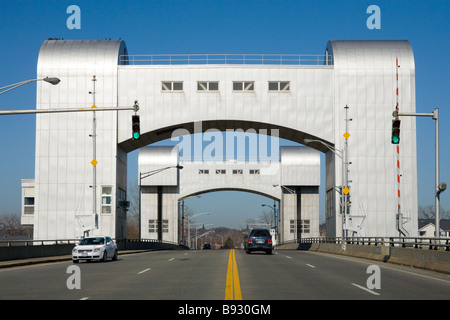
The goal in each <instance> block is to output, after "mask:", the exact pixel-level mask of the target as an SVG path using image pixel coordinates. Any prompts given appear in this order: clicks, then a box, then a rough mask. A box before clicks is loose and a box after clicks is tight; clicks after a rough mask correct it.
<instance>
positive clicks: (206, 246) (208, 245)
mask: <svg viewBox="0 0 450 320" xmlns="http://www.w3.org/2000/svg"><path fill="white" fill-rule="evenodd" d="M208 249H211V245H210V244H209V243H205V244H204V245H203V250H208Z"/></svg>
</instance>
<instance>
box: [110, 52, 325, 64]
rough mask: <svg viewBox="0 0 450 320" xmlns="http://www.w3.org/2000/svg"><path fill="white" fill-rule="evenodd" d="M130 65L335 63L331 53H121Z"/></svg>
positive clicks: (122, 61) (121, 62)
mask: <svg viewBox="0 0 450 320" xmlns="http://www.w3.org/2000/svg"><path fill="white" fill-rule="evenodd" d="M119 63H120V64H128V65H202V64H203V65H204V64H207V65H208V64H214V65H222V64H234V65H241V64H243V65H315V66H319V65H333V60H332V56H331V55H320V54H309V55H299V54H159V55H121V56H120V57H119Z"/></svg>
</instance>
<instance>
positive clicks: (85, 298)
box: [80, 297, 89, 300]
mask: <svg viewBox="0 0 450 320" xmlns="http://www.w3.org/2000/svg"><path fill="white" fill-rule="evenodd" d="M87 299H89V297H84V298H81V299H80V300H87Z"/></svg>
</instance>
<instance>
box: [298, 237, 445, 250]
mask: <svg viewBox="0 0 450 320" xmlns="http://www.w3.org/2000/svg"><path fill="white" fill-rule="evenodd" d="M294 241H295V242H298V243H334V244H342V241H343V239H342V238H327V237H317V238H302V239H298V240H294ZM344 241H345V243H347V244H352V245H368V246H390V247H408V248H415V249H428V250H437V249H439V248H440V249H442V250H445V251H450V238H444V237H441V238H425V237H348V238H345V239H344Z"/></svg>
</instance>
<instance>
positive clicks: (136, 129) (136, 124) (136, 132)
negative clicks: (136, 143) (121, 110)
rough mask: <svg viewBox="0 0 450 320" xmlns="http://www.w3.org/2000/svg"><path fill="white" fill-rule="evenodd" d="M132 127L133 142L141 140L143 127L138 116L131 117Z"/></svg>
mask: <svg viewBox="0 0 450 320" xmlns="http://www.w3.org/2000/svg"><path fill="white" fill-rule="evenodd" d="M131 126H132V128H133V140H139V138H140V137H141V125H140V119H139V116H138V115H134V116H132V117H131Z"/></svg>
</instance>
